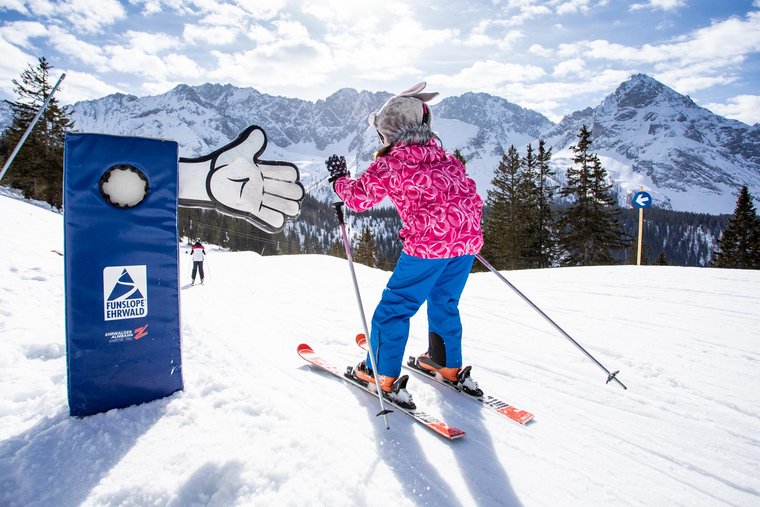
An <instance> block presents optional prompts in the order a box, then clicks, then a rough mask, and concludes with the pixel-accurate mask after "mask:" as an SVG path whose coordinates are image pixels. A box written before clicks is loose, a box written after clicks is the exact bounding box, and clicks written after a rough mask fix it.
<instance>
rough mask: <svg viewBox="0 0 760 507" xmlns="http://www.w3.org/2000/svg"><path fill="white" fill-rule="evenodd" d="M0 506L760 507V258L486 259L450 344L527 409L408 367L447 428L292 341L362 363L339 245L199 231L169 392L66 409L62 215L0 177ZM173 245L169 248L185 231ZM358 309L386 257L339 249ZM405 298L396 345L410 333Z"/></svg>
mask: <svg viewBox="0 0 760 507" xmlns="http://www.w3.org/2000/svg"><path fill="white" fill-rule="evenodd" d="M0 216H1V217H2V218H1V219H0V235H1V236H2V237H3V238H5V240H6V249H5V251H4V254H3V255H2V256H0V276H1V277H2V285H1V286H0V372H2V374H1V375H0V393H2V396H0V505H3V506H49V505H55V506H75V505H85V506H101V505H109V506H110V505H120V506H144V505H168V506H193V505H213V506H232V505H294V506H295V505H299V506H300V505H330V506H343V505H346V506H348V505H352V506H353V505H359V506H362V505H381V504H388V505H415V506H420V505H421V506H425V505H431V506H449V505H456V506H459V505H464V506H470V505H478V506H481V505H482V506H492V505H506V506H518V505H524V506H556V505H563V506H567V505H570V506H573V505H584V506H585V505H595V506H596V505H615V506H617V505H632V506H653V505H654V506H657V505H661V506H673V505H683V506H716V505H733V506H752V505H760V367H759V366H760V272H758V271H734V270H716V269H708V268H682V267H667V266H664V267H663V266H651V267H636V266H613V267H589V268H562V269H550V270H534V271H517V272H504V275H505V276H506V277H507V278H508V279H509V280H510V281H511V282H512V283H514V284H515V286H517V287H518V288H519V289H520V290H521V291H522V292H523V293H525V294H526V295H527V296H528V297H529V298H531V300H532V301H534V302H535V303H536V304H537V305H538V306H539V307H541V308H542V309H543V310H544V311H545V312H546V313H547V314H548V315H549V316H550V317H552V319H554V320H555V321H556V322H557V323H558V324H559V325H560V326H562V328H563V329H565V330H566V331H567V332H568V333H569V334H570V335H571V336H573V337H574V338H575V339H576V340H578V341H579V342H580V343H581V344H582V345H584V346H585V347H586V349H588V350H589V352H590V353H592V354H593V355H594V356H595V357H596V358H597V359H598V360H600V361H601V362H602V363H603V364H605V365H606V366H607V367H608V368H610V369H620V374H619V378H620V380H621V381H622V382H623V383H625V384H626V385H627V386H628V390H627V391H626V390H623V389H622V388H620V387H619V386H617V385H615V384H612V383H611V384H609V385H605V382H604V381H605V379H606V376H605V373H604V372H603V371H602V370H601V369H599V368H598V367H597V366H596V365H595V364H594V363H592V362H591V361H590V360H589V359H588V358H587V357H585V356H584V355H583V354H582V353H581V352H580V351H579V350H578V349H576V348H575V347H574V346H573V345H572V344H571V343H570V342H569V341H567V340H566V339H564V338H563V337H562V336H561V335H560V334H559V333H557V331H556V330H555V329H554V328H552V327H551V326H550V325H549V324H548V323H547V322H545V321H544V320H543V319H542V318H541V317H540V316H539V315H538V314H537V313H535V312H534V311H533V310H532V309H531V308H530V307H528V306H527V305H526V304H525V303H524V302H523V301H522V300H521V299H519V297H517V295H516V294H514V293H513V292H512V291H510V290H509V288H508V287H507V286H506V285H505V284H503V283H502V282H501V281H500V280H499V279H498V278H496V277H495V276H494V275H493V274H492V273H488V272H486V273H477V274H473V275H472V276H471V279H470V281H469V283H468V285H467V287H466V289H465V292H464V294H463V297H462V302H461V310H462V319H463V323H464V328H465V341H464V353H465V361H466V362H467V363H469V364H473V365H474V377H475V378H476V379H477V380H478V381H479V383H480V385H481V387H483V388H484V389H485V390H486V391H487V392H490V393H492V394H494V395H497V396H499V397H502V398H504V399H506V400H508V401H511V402H513V403H514V404H515V405H517V406H518V407H520V408H524V409H528V410H531V411H532V412H534V413H535V414H536V416H535V421H534V422H533V423H531V424H529V425H528V426H526V427H521V426H519V425H516V424H514V423H510V422H508V421H506V420H503V419H501V418H499V417H498V416H496V415H495V414H493V413H491V412H487V411H483V410H481V409H480V408H479V407H478V405H477V404H476V403H473V402H472V401H471V400H467V399H464V398H463V397H462V396H461V395H457V394H456V393H453V392H450V391H444V390H442V389H441V388H439V387H437V386H435V385H432V384H430V383H428V382H426V381H424V380H421V379H419V378H417V377H413V378H412V379H411V380H410V382H409V388H410V390H411V392H412V393H413V395H414V398H415V401H416V402H417V404H418V405H419V406H420V407H421V408H424V409H425V410H426V411H428V412H431V413H433V414H436V415H439V416H442V417H443V418H445V419H446V420H447V422H449V423H450V424H453V425H455V426H457V427H460V428H462V429H464V430H465V431H466V432H467V435H466V436H465V437H464V438H462V439H460V440H457V441H454V442H447V441H444V440H442V439H441V438H440V437H438V436H437V435H436V434H434V433H432V432H430V431H428V430H426V429H425V428H423V427H422V426H420V425H417V424H415V423H414V422H412V421H411V419H409V418H407V417H405V416H403V415H402V414H391V416H390V426H391V427H390V430H387V429H385V426H384V425H383V422H382V418H378V417H375V414H376V413H377V411H378V403H377V399H375V398H373V397H371V396H369V395H367V394H366V393H364V392H362V391H359V390H358V389H354V388H351V387H349V386H347V385H345V383H343V382H341V381H340V380H338V379H335V378H334V377H332V376H330V375H329V374H323V373H320V372H319V371H318V370H314V369H312V368H311V367H310V366H308V365H307V364H305V363H304V361H302V360H301V359H300V358H299V357H298V356H297V355H296V353H295V350H296V346H297V345H298V344H299V343H301V342H308V343H309V344H310V345H312V346H313V347H314V349H315V350H316V351H317V352H318V353H320V354H321V355H322V356H323V357H324V358H325V359H327V360H330V361H333V362H335V363H336V364H338V365H340V366H344V365H348V364H352V363H355V362H358V361H359V359H360V358H361V356H362V354H361V353H360V352H359V350H358V348H357V347H356V345H355V344H354V343H353V336H354V334H355V333H356V332H358V331H360V330H361V320H360V318H359V315H358V310H357V304H356V299H355V297H354V291H353V287H352V284H351V277H350V273H349V271H348V265H347V262H346V261H345V260H341V259H337V258H332V257H327V256H314V255H302V256H280V257H260V256H258V255H256V254H254V253H249V252H225V251H223V250H221V249H218V248H216V247H214V246H211V247H209V249H208V250H209V254H208V261H209V262H208V278H207V283H206V285H204V286H196V287H189V272H190V263H189V259H188V257H189V256H187V255H180V259H181V263H182V264H181V300H182V310H181V319H182V333H183V335H182V344H183V349H182V352H183V371H184V380H185V390H184V391H182V392H179V393H176V394H174V395H173V396H170V397H168V398H165V399H162V400H158V401H154V402H151V403H146V404H143V405H140V406H135V407H130V408H126V409H122V410H112V411H110V412H108V413H104V414H98V415H95V416H91V417H87V418H82V419H78V418H72V417H70V416H69V415H68V405H67V399H66V358H65V335H64V296H63V294H64V291H63V285H64V283H63V257H62V256H61V255H60V253H61V252H62V229H63V224H62V217H61V215H59V214H56V213H54V212H51V211H50V210H47V209H44V208H42V207H38V206H34V205H32V204H30V203H28V202H26V201H22V200H20V199H18V198H16V196H14V195H11V194H9V193H8V192H5V193H4V195H0ZM181 248H184V247H181ZM356 273H357V277H358V280H359V285H360V289H361V294H362V298H363V302H364V306H365V307H366V308H367V309H368V311H371V310H372V308H373V307H374V305H375V303H376V302H377V300H378V298H379V295H380V293H381V291H382V289H383V287H384V284H385V282H386V280H387V278H388V276H389V273H388V272H383V271H380V270H377V269H370V268H367V267H365V266H360V265H357V266H356ZM426 332H427V330H426V323H425V312H424V309H423V311H421V312H420V314H418V316H415V317H414V318H413V319H412V333H411V338H410V340H409V345H408V347H407V352H408V353H410V354H412V353H419V352H422V351H423V350H424V349H425V347H426Z"/></svg>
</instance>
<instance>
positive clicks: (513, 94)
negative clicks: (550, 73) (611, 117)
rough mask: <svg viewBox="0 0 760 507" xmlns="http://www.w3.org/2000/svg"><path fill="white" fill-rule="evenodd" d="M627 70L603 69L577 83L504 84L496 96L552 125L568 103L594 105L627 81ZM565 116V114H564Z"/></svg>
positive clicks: (628, 74) (549, 81) (628, 75)
mask: <svg viewBox="0 0 760 507" xmlns="http://www.w3.org/2000/svg"><path fill="white" fill-rule="evenodd" d="M632 73H633V72H632V71H631V70H628V69H626V70H614V69H605V70H603V71H601V72H598V73H595V74H592V73H591V72H589V73H588V75H587V76H586V77H585V78H584V79H582V80H578V81H565V82H563V81H551V80H548V81H542V82H514V83H506V84H505V85H504V86H502V87H501V89H500V90H499V94H500V95H501V96H503V97H506V98H507V100H509V101H511V102H515V103H517V104H520V105H522V106H523V107H528V106H527V105H528V104H530V105H531V106H530V107H531V108H532V109H535V110H536V111H538V112H540V113H541V114H543V115H544V116H546V117H548V118H549V119H551V120H552V121H557V120H558V119H559V118H561V116H562V115H563V114H566V113H564V112H561V111H560V110H561V109H563V108H564V109H566V108H567V104H568V101H571V100H578V99H582V100H583V102H585V103H586V104H587V105H595V104H596V103H598V102H600V101H601V99H602V98H603V97H604V96H605V95H608V94H610V93H612V91H614V90H615V88H617V86H618V85H620V83H622V82H623V81H625V80H626V79H628V77H630V75H631V74H632ZM567 112H569V111H567Z"/></svg>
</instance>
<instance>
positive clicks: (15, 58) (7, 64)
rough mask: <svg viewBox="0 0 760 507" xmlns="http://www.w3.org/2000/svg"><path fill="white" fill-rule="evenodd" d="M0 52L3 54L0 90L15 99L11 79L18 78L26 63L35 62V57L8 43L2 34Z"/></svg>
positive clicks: (0, 70)
mask: <svg viewBox="0 0 760 507" xmlns="http://www.w3.org/2000/svg"><path fill="white" fill-rule="evenodd" d="M0 54H1V55H3V57H2V58H0V91H2V92H5V94H7V95H8V96H10V97H14V99H15V92H14V91H13V83H12V80H13V79H16V78H18V76H19V75H20V74H21V72H23V71H24V69H25V68H26V66H27V65H29V64H34V63H36V61H37V59H36V58H35V57H33V56H32V55H30V54H28V53H25V52H24V51H22V50H21V49H19V48H18V47H16V46H14V45H13V44H11V43H9V42H8V41H7V40H5V38H4V37H3V35H2V34H0Z"/></svg>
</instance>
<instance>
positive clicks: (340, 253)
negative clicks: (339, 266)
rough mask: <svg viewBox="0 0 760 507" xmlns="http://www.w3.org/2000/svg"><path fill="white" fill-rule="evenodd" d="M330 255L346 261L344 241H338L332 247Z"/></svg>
mask: <svg viewBox="0 0 760 507" xmlns="http://www.w3.org/2000/svg"><path fill="white" fill-rule="evenodd" d="M328 255H332V256H333V257H340V258H341V259H346V248H345V246H344V245H343V240H342V239H337V240H335V241H334V242H333V243H332V244H331V245H330V250H329V252H328Z"/></svg>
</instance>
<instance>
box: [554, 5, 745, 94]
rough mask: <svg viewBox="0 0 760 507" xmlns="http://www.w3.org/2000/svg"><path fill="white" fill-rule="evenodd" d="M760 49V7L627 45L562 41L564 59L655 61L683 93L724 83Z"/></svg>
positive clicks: (659, 70)
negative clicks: (648, 41)
mask: <svg viewBox="0 0 760 507" xmlns="http://www.w3.org/2000/svg"><path fill="white" fill-rule="evenodd" d="M758 51H760V13H750V14H748V15H747V18H746V19H740V18H737V17H732V18H729V19H726V20H723V21H718V22H714V23H713V24H711V25H710V26H708V27H705V28H701V29H698V30H695V31H693V32H692V33H690V34H687V35H685V36H682V37H679V38H677V39H675V40H673V41H670V42H664V43H661V44H643V45H641V46H626V45H623V44H617V43H611V42H609V41H606V40H586V41H580V42H575V43H572V44H560V46H559V48H558V55H559V56H560V57H561V58H564V59H570V58H576V57H583V58H585V59H587V60H609V61H612V62H621V63H623V64H634V65H642V66H652V67H653V68H654V70H655V71H656V72H657V73H658V74H659V75H660V76H667V78H666V80H665V82H666V83H668V85H669V86H672V87H673V88H676V89H677V90H678V91H681V92H682V93H687V92H690V91H695V90H698V89H703V88H706V87H710V86H714V85H716V84H725V83H729V82H732V81H733V80H734V79H735V74H737V73H738V72H739V70H740V67H741V65H742V63H743V62H744V61H745V59H746V57H747V56H748V55H750V54H754V53H757V52H758Z"/></svg>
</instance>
